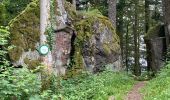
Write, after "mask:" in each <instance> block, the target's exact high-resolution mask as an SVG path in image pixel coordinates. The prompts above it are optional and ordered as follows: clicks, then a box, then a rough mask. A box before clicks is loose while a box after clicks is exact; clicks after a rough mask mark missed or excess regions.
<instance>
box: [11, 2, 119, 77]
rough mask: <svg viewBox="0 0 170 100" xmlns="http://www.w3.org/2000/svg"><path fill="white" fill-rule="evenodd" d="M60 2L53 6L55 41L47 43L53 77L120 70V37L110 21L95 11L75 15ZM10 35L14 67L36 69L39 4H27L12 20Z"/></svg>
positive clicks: (68, 4) (67, 4)
mask: <svg viewBox="0 0 170 100" xmlns="http://www.w3.org/2000/svg"><path fill="white" fill-rule="evenodd" d="M59 1H60V2H56V6H57V7H55V8H56V10H55V11H56V15H55V16H54V18H56V19H55V21H56V22H55V23H53V25H54V24H55V25H56V26H55V25H54V27H53V28H54V32H55V33H54V34H52V36H53V37H52V38H54V40H53V41H52V42H53V43H52V44H49V45H52V46H53V48H52V56H53V66H54V67H53V69H54V72H55V74H65V72H66V70H67V69H68V71H67V73H69V74H71V76H72V75H73V74H77V73H79V72H81V71H82V70H84V69H86V68H87V69H88V70H90V71H92V72H98V71H101V70H102V68H103V67H104V66H105V65H110V66H111V68H113V69H116V70H119V69H120V67H121V66H120V62H121V61H120V45H119V37H118V36H117V34H116V32H115V30H114V28H113V27H112V24H111V23H110V20H109V19H108V18H107V17H104V16H102V15H101V14H100V13H99V12H98V11H92V12H87V13H78V12H76V11H75V9H74V7H72V5H71V4H70V3H68V2H65V6H64V1H62V0H59ZM59 4H61V5H59ZM57 9H62V10H57ZM57 14H58V15H57ZM63 19H64V20H63ZM53 21H54V20H53ZM63 21H64V22H63ZM57 26H59V27H57ZM10 32H11V34H12V35H11V44H12V45H15V46H16V47H15V48H14V49H13V50H11V51H10V52H9V54H10V58H11V60H12V61H13V64H14V65H16V66H18V65H21V66H23V65H28V66H29V67H30V68H35V67H36V66H38V64H39V63H40V62H41V60H40V56H39V54H38V52H37V50H36V49H37V48H38V46H39V41H40V39H39V37H40V34H39V3H38V1H33V2H32V3H30V4H29V5H28V7H27V8H26V9H25V10H24V11H23V12H22V13H21V14H20V15H18V16H17V17H16V18H15V19H13V20H12V21H11V23H10ZM47 32H48V31H47ZM46 35H47V36H48V35H50V36H51V34H46ZM49 43H51V42H49Z"/></svg>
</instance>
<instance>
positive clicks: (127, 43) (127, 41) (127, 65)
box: [125, 24, 129, 72]
mask: <svg viewBox="0 0 170 100" xmlns="http://www.w3.org/2000/svg"><path fill="white" fill-rule="evenodd" d="M125 46H126V51H125V55H126V56H125V61H126V62H125V63H126V70H127V72H128V70H129V64H128V62H129V60H128V57H129V25H128V24H127V25H126V45H125Z"/></svg>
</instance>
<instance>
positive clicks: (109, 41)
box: [82, 22, 120, 72]
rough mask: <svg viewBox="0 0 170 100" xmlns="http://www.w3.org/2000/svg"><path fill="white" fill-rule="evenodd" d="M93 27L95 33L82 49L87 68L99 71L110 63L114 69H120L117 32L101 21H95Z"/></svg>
mask: <svg viewBox="0 0 170 100" xmlns="http://www.w3.org/2000/svg"><path fill="white" fill-rule="evenodd" d="M92 27H93V30H94V32H95V34H93V35H92V36H91V38H90V39H89V40H88V41H86V42H85V43H84V45H83V50H82V54H83V58H84V62H85V65H86V67H87V69H88V70H91V71H93V72H99V71H101V70H103V69H104V68H105V67H104V66H105V65H108V64H110V65H111V66H112V69H113V70H119V69H120V59H119V57H120V46H119V44H118V41H117V40H116V38H115V35H116V34H114V33H113V31H112V30H111V29H110V28H109V27H107V26H104V25H102V23H100V22H95V24H94V25H93V26H92ZM100 27H103V28H100Z"/></svg>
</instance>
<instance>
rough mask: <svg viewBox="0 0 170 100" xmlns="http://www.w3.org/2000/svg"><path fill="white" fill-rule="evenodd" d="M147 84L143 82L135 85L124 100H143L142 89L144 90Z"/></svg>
mask: <svg viewBox="0 0 170 100" xmlns="http://www.w3.org/2000/svg"><path fill="white" fill-rule="evenodd" d="M145 84H146V81H142V82H138V83H137V84H136V85H134V87H133V89H132V90H131V91H130V92H129V93H128V95H127V96H126V97H125V99H124V100H142V94H141V93H140V89H141V88H143V87H144V86H145Z"/></svg>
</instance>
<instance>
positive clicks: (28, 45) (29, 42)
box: [9, 0, 40, 66]
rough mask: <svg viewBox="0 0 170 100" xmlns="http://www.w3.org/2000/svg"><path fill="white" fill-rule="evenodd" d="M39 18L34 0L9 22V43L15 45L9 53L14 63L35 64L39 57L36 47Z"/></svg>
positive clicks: (36, 2) (37, 7)
mask: <svg viewBox="0 0 170 100" xmlns="http://www.w3.org/2000/svg"><path fill="white" fill-rule="evenodd" d="M39 18H40V10H39V2H38V0H34V1H33V2H31V3H30V4H29V5H28V6H27V7H26V8H25V10H24V11H22V12H21V13H20V14H19V15H18V16H17V17H15V18H14V19H13V20H11V22H10V23H9V27H10V32H11V36H10V37H11V38H10V43H11V44H12V45H13V46H15V47H14V48H13V49H12V50H10V51H9V55H10V59H11V60H12V62H13V63H14V65H16V66H17V65H24V64H26V63H27V64H28V62H29V64H33V63H35V62H36V64H37V62H38V58H39V57H38V53H37V52H36V48H37V45H38V44H39V41H40V38H39V37H40V32H39V22H40V19H39ZM28 60H29V61H28ZM25 61H26V62H25ZM29 64H28V65H29ZM36 64H33V65H36Z"/></svg>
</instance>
